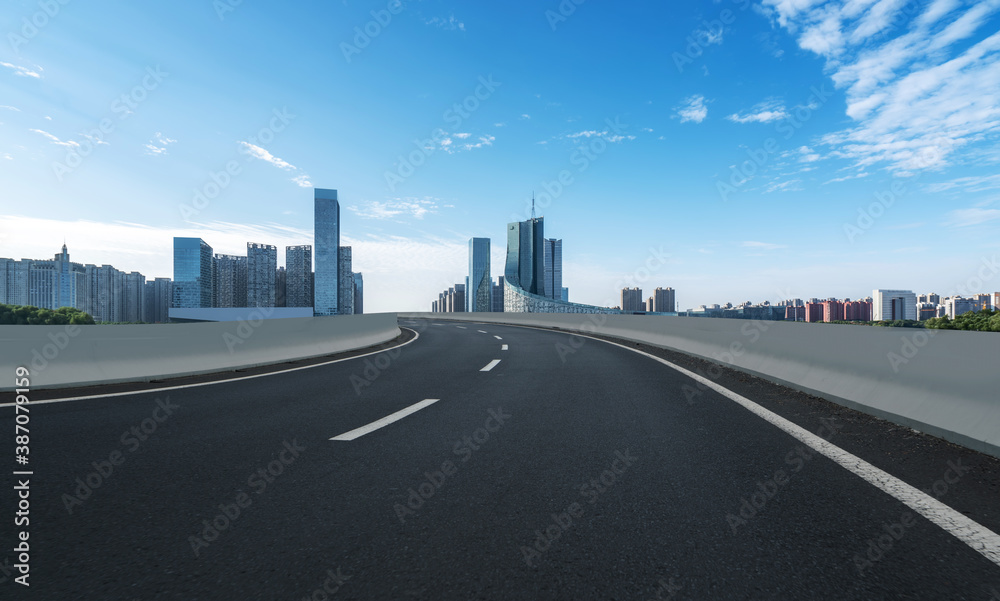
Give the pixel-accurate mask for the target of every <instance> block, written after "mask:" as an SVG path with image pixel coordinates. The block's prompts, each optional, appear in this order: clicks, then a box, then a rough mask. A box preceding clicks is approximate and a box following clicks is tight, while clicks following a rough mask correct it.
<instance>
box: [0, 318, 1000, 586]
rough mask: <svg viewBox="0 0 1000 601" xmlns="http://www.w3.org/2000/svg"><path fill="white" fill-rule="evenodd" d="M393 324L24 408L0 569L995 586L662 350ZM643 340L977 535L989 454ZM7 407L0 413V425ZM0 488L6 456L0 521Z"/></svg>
mask: <svg viewBox="0 0 1000 601" xmlns="http://www.w3.org/2000/svg"><path fill="white" fill-rule="evenodd" d="M401 325H402V326H404V327H407V328H410V329H412V330H414V331H416V332H418V333H419V338H418V339H416V340H415V341H413V342H412V343H410V344H408V345H407V346H405V347H402V348H398V349H396V350H386V351H383V352H380V353H378V354H374V355H368V356H364V357H359V358H355V359H350V360H346V361H341V362H337V363H329V364H325V365H321V366H317V367H312V368H309V369H301V370H297V371H292V372H284V373H277V374H273V375H269V376H266V377H260V378H254V379H242V380H235V381H231V382H223V383H219V384H215V385H209V386H196V387H188V388H174V389H172V390H169V391H160V392H157V391H148V390H143V391H141V392H136V393H134V394H132V393H128V394H123V395H120V396H114V397H104V398H90V399H86V400H80V401H73V402H53V403H47V404H38V405H30V404H29V408H30V410H31V452H32V457H31V464H30V466H29V467H30V469H31V470H32V471H33V472H34V473H33V475H31V476H30V480H31V497H30V502H31V504H30V526H29V527H28V530H30V543H31V552H30V553H31V572H30V582H31V586H30V587H29V588H28V589H24V588H23V587H21V586H20V585H18V584H15V583H14V582H13V581H12V580H13V577H14V576H16V575H17V572H16V570H12V569H11V567H9V566H13V564H15V563H16V558H15V555H14V553H13V552H11V551H8V555H7V563H5V564H4V565H3V567H2V568H0V579H2V581H0V588H3V589H9V590H11V591H13V592H14V593H15V595H16V596H15V597H11V598H18V599H22V598H23V599H124V600H143V601H145V600H147V599H184V600H207V599H212V600H214V599H219V600H231V599H268V600H271V599H307V598H308V599H315V600H317V601H318V600H320V599H326V598H328V599H883V598H884V599H900V598H905V599H943V598H949V599H982V600H983V601H989V600H990V598H991V596H995V597H996V598H997V599H1000V593H997V591H1000V567H998V565H997V564H996V563H994V562H993V561H991V560H990V558H989V552H990V551H991V549H974V548H973V547H972V546H970V544H969V543H968V542H966V541H963V540H962V538H961V536H957V535H956V532H954V531H949V530H948V529H946V528H943V527H941V525H940V524H938V523H935V522H934V521H931V520H929V519H927V518H926V517H924V516H922V515H920V514H918V513H917V512H915V511H914V510H913V509H912V507H910V506H908V505H906V504H904V503H903V502H902V501H900V500H899V499H898V498H897V497H895V496H893V495H892V494H889V493H887V492H886V491H885V490H883V489H882V488H879V487H877V486H875V485H873V484H872V483H871V482H869V481H866V480H865V479H864V478H862V477H859V475H858V474H857V473H855V472H853V471H851V470H849V469H845V467H844V466H843V465H842V464H840V463H837V462H835V461H833V460H831V459H830V458H829V457H828V456H827V455H825V454H823V453H820V452H818V451H817V450H816V449H814V448H812V447H810V446H808V445H806V444H804V443H803V442H802V441H801V440H799V439H797V438H795V437H793V436H792V435H791V434H789V433H788V432H787V431H785V430H783V429H781V428H779V427H777V426H776V425H775V424H774V423H772V422H770V421H767V420H766V419H763V418H762V417H761V415H759V414H756V413H753V412H751V411H749V410H748V409H747V407H745V406H742V405H740V404H738V403H737V402H734V400H733V399H732V398H730V397H728V396H726V395H724V394H721V393H720V392H718V391H717V390H714V389H712V388H710V387H707V386H705V385H704V383H700V382H698V381H696V380H694V379H692V378H691V377H690V376H688V375H685V374H683V373H680V372H678V371H676V370H674V369H671V368H669V367H667V366H665V365H663V364H662V363H661V362H658V361H656V360H654V359H652V358H650V357H647V356H643V355H640V354H637V353H635V352H633V351H632V350H630V349H628V348H624V347H622V346H616V345H612V344H607V343H605V342H602V341H599V340H594V339H586V338H579V337H573V336H570V335H568V334H566V333H559V332H551V331H543V330H537V329H530V328H518V327H511V326H499V325H491V324H470V323H463V324H456V323H453V322H448V321H445V320H403V322H402V323H401ZM628 346H630V347H633V348H634V347H637V345H635V344H630V345H628ZM642 350H645V351H647V352H650V353H652V354H654V355H656V356H658V357H660V358H663V359H666V360H668V361H670V362H672V363H675V364H677V365H680V366H681V367H684V368H685V369H689V370H691V371H693V372H696V373H701V374H703V375H704V376H705V377H706V378H707V380H709V381H711V382H712V383H713V384H714V385H717V386H720V387H723V388H724V389H725V390H727V391H732V393H734V394H737V395H740V396H741V397H745V398H746V399H748V400H749V401H752V402H753V404H754V405H755V406H759V407H760V408H761V410H762V411H763V412H768V413H770V412H773V413H774V414H776V415H779V416H781V417H783V418H785V419H787V420H789V422H790V423H793V424H796V425H797V426H799V427H801V428H803V429H805V430H806V431H808V432H810V433H813V434H814V435H816V436H818V437H819V438H820V439H822V440H823V442H824V443H828V444H829V445H832V446H833V447H835V448H837V449H840V450H842V451H844V452H846V453H850V454H853V455H854V456H857V457H858V458H859V459H860V460H863V461H864V462H866V463H867V464H870V465H871V466H872V467H873V469H876V470H881V471H882V472H880V473H885V474H886V475H887V476H891V477H892V478H893V479H898V480H899V482H901V483H905V484H908V485H910V486H912V487H914V488H915V489H917V490H918V491H926V495H925V496H927V497H928V498H932V499H933V500H934V501H935V502H938V503H941V504H943V505H944V506H946V507H947V509H948V511H953V512H955V514H956V515H959V516H964V519H967V520H969V521H970V522H971V523H973V524H975V525H976V526H978V527H980V528H981V529H982V531H984V532H987V533H995V532H1000V504H998V503H997V501H996V500H997V498H998V494H1000V461H998V460H996V459H995V458H991V457H988V456H985V455H982V454H979V453H976V452H973V451H969V450H967V449H963V448H961V447H958V446H955V445H951V444H948V443H945V442H942V441H940V440H937V439H933V438H931V437H927V436H923V435H920V434H918V433H914V432H913V431H911V430H909V429H907V428H901V427H898V426H893V425H892V424H888V423H886V422H882V421H879V420H875V419H873V418H870V417H867V416H864V415H862V414H859V413H856V412H853V411H850V410H846V409H843V408H840V407H837V406H835V405H832V404H829V403H826V402H824V401H821V400H819V399H815V398H812V397H808V396H806V395H803V394H800V393H796V392H794V391H791V390H788V389H786V388H783V387H780V386H777V385H774V384H771V383H768V382H766V381H763V380H760V379H757V378H752V377H749V376H746V375H743V374H739V373H737V372H733V371H730V370H725V369H721V368H717V367H713V366H712V365H710V364H708V363H706V362H703V361H700V360H697V359H693V358H689V357H685V356H683V355H679V354H677V353H670V352H667V351H660V350H656V349H649V348H645V347H643V349H642ZM220 377H222V376H220ZM227 377H232V374H230V375H229V376H227ZM165 384H167V383H165ZM110 390H111V389H109V390H108V391H110ZM123 390H124V391H126V392H127V390H128V389H127V388H125V389H122V388H121V387H117V388H115V389H114V391H115V392H122V391H123ZM81 394H83V392H79V393H78V392H75V391H59V392H58V393H48V394H40V395H38V398H48V399H52V398H53V397H54V398H56V399H58V398H63V397H73V396H79V395H81ZM101 394H102V391H100V390H98V391H96V392H95V391H93V390H88V391H86V395H87V396H91V395H96V396H98V397H100V395H101ZM0 401H3V402H9V399H0ZM14 418H15V413H14V410H13V408H11V407H4V408H2V409H0V431H4V432H13V430H14ZM8 440H9V441H10V443H8V447H7V448H8V449H9V452H10V453H13V437H12V436H11V437H10V438H8ZM16 484H17V482H16V481H15V477H14V476H12V475H11V473H10V472H9V471H8V472H7V473H6V474H5V475H4V490H6V491H8V492H7V493H6V494H5V495H3V496H2V499H3V501H2V502H3V511H4V512H5V513H6V514H7V515H5V516H2V520H3V523H5V524H10V522H9V521H8V520H9V519H10V518H9V517H8V516H11V515H13V514H14V512H15V509H16V507H15V505H16V500H15V496H14V495H13V494H12V492H11V491H13V489H14V486H16ZM0 532H2V533H3V538H4V540H3V543H4V547H5V548H8V549H9V548H10V547H11V545H9V544H7V543H8V542H9V541H11V540H12V538H11V536H10V532H11V529H10V527H9V526H5V527H4V529H3V530H0ZM985 540H989V539H985ZM992 551H1000V549H992ZM2 558H3V555H0V560H2ZM8 572H12V573H10V574H8ZM4 596H5V598H6V593H5V595H4Z"/></svg>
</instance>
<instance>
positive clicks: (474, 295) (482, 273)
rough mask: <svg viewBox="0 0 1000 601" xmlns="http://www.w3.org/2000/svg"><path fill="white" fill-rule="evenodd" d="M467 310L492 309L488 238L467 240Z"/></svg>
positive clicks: (485, 310) (480, 310)
mask: <svg viewBox="0 0 1000 601" xmlns="http://www.w3.org/2000/svg"><path fill="white" fill-rule="evenodd" d="M468 282H469V284H468V288H467V291H468V299H469V300H468V310H469V311H472V312H484V313H485V312H489V311H492V310H493V303H492V298H493V279H492V277H491V275H490V239H489V238H471V239H470V240H469V280H468Z"/></svg>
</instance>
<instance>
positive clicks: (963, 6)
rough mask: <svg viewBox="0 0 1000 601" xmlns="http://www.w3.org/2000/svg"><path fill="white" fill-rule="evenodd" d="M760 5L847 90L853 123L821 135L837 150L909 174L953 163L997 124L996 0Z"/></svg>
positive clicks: (772, 0) (777, 0)
mask: <svg viewBox="0 0 1000 601" xmlns="http://www.w3.org/2000/svg"><path fill="white" fill-rule="evenodd" d="M763 7H764V8H765V9H766V10H767V11H769V12H770V14H771V16H772V17H773V18H775V19H776V20H777V22H778V23H779V24H780V25H781V26H782V27H784V28H785V29H787V30H788V32H789V33H791V34H793V35H795V36H796V38H797V41H798V44H799V47H801V48H802V49H804V50H807V51H810V52H813V53H815V54H817V55H819V56H820V57H822V58H823V59H825V60H826V67H827V70H828V71H829V72H830V74H831V77H832V79H833V83H834V85H835V86H836V87H837V88H840V89H843V90H845V94H846V101H847V111H846V112H847V116H848V117H850V118H851V119H852V120H853V121H854V125H853V126H852V127H850V128H848V129H844V130H842V131H837V132H834V133H831V134H828V135H827V136H825V137H824V138H823V139H822V141H823V143H825V144H827V145H829V146H830V147H832V148H833V149H834V153H835V155H836V156H838V157H841V158H844V159H847V160H850V161H853V162H854V163H855V164H857V165H859V166H867V165H875V164H881V165H884V166H886V167H887V168H888V169H889V170H891V171H893V172H894V173H896V174H898V175H910V174H912V173H913V172H915V171H919V170H925V169H940V168H943V167H946V166H948V165H951V164H955V163H960V162H961V158H960V157H961V156H962V155H963V154H964V153H969V152H973V148H974V147H975V146H977V145H980V146H981V145H983V144H987V143H989V142H988V140H990V139H994V138H995V136H996V134H997V132H1000V32H996V31H995V27H993V28H990V26H989V24H991V23H993V22H994V21H995V17H996V14H997V13H998V11H1000V1H998V0H983V1H980V2H958V1H954V0H933V1H929V2H924V3H906V2H903V1H902V0H879V1H877V2H876V1H874V0H866V1H858V0H837V1H830V2H818V1H817V0H764V2H763ZM907 8H913V10H906V11H904V9H907ZM984 28H986V29H985V30H984V31H983V32H980V30H981V29H984Z"/></svg>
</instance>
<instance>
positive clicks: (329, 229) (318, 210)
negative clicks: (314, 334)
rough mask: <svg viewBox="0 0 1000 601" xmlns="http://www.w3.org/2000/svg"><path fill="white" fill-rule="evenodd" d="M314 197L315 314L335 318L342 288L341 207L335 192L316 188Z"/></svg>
mask: <svg viewBox="0 0 1000 601" xmlns="http://www.w3.org/2000/svg"><path fill="white" fill-rule="evenodd" d="M314 194H315V207H314V209H315V225H314V228H315V234H314V235H315V238H314V240H313V245H314V246H315V248H316V275H315V278H314V282H315V284H314V293H313V296H314V300H313V312H314V313H315V314H316V315H336V314H337V307H338V305H339V303H338V300H339V299H338V291H339V288H340V277H339V263H340V203H339V202H337V191H336V190H324V189H321V188H316V190H315V192H314Z"/></svg>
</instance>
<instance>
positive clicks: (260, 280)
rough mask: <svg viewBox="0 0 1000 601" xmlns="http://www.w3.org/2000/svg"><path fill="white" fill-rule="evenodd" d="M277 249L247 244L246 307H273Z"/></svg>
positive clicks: (275, 247)
mask: <svg viewBox="0 0 1000 601" xmlns="http://www.w3.org/2000/svg"><path fill="white" fill-rule="evenodd" d="M277 270H278V247H277V246H272V245H270V244H254V243H252V242H247V306H248V307H273V306H274V277H275V274H276V272H277Z"/></svg>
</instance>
